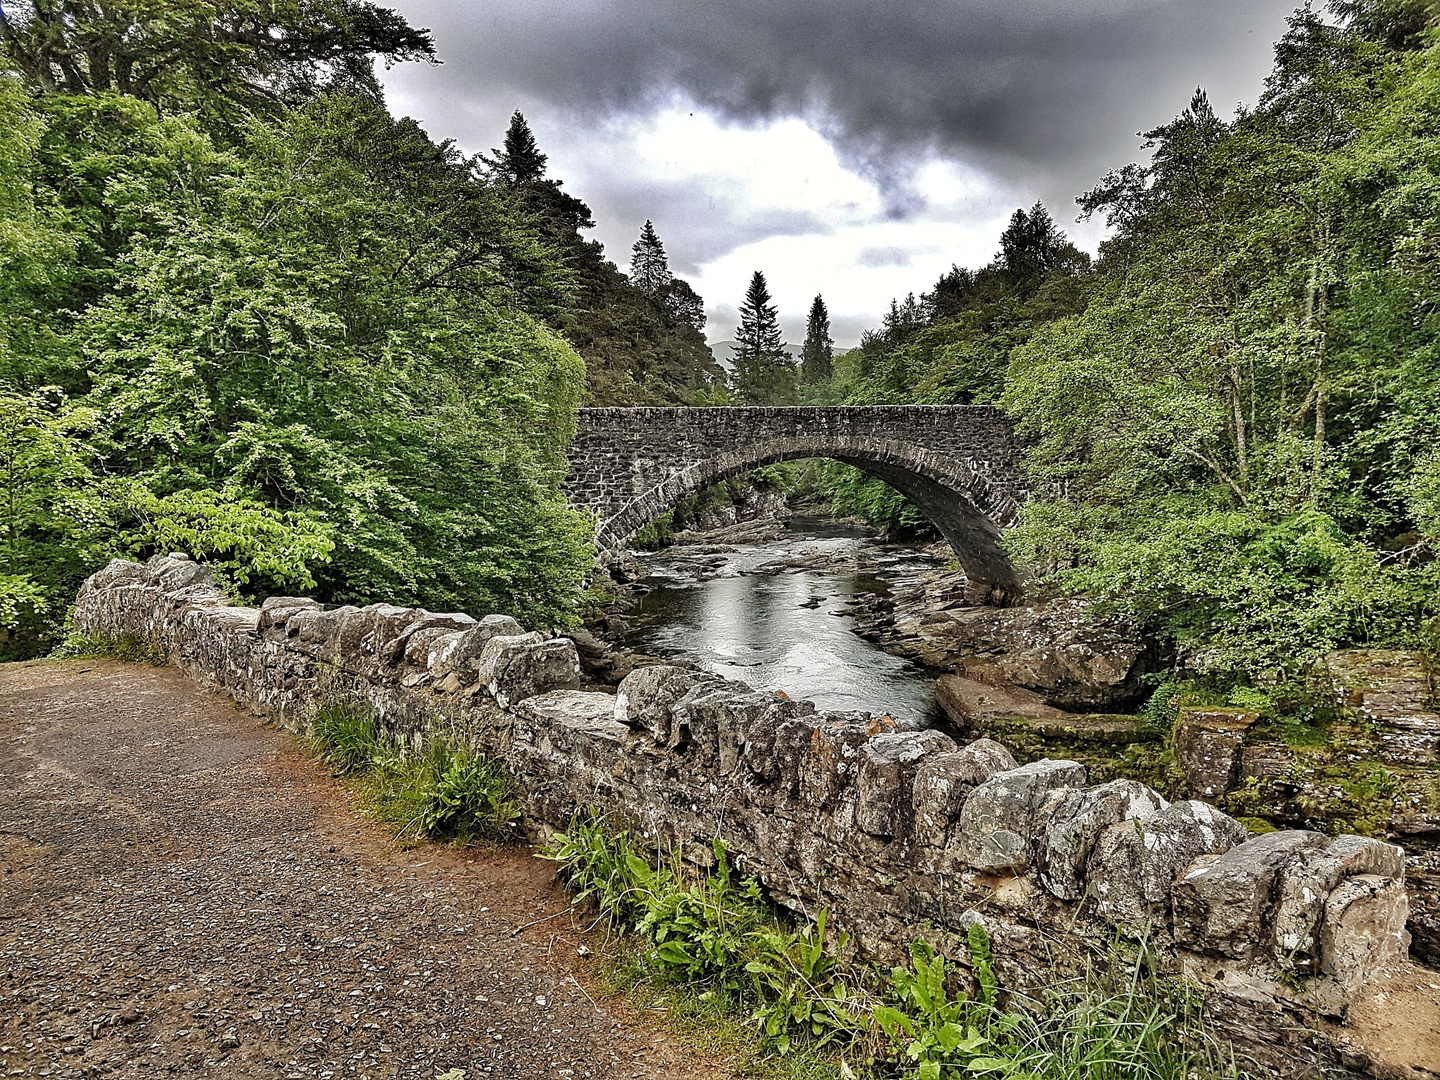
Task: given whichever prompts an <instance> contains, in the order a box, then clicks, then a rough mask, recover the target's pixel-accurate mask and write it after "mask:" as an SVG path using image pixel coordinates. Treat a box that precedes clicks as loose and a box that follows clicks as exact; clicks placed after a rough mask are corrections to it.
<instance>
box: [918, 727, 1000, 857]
mask: <svg viewBox="0 0 1440 1080" xmlns="http://www.w3.org/2000/svg"><path fill="white" fill-rule="evenodd" d="M1017 768H1019V766H1018V765H1017V764H1016V763H1015V758H1014V757H1013V756H1011V754H1010V751H1009V750H1007V749H1005V747H1003V746H1001V745H1000V744H999V743H997V742H995V741H994V740H992V739H976V740H975V741H974V742H972V743H967V744H966V745H965V746H963V747H961V748H960V749H959V750H956V751H955V752H954V753H947V754H932V755H930V756H928V757H926V758H925V759H924V760H923V761H922V762H920V766H919V768H917V769H916V770H915V779H914V781H913V783H912V785H911V791H910V806H911V810H912V812H913V813H914V817H915V839H916V840H918V841H919V842H920V843H922V844H925V845H927V846H929V847H933V848H943V847H944V846H945V844H946V842H947V840H948V839H949V836H950V827H951V825H952V823H954V822H955V820H956V819H957V818H959V816H960V811H961V809H962V808H963V807H964V806H965V799H966V798H967V797H968V796H969V794H970V792H972V791H974V790H975V789H976V788H977V787H979V786H980V785H981V784H983V783H985V781H986V780H989V779H990V778H991V777H992V776H994V775H996V774H997V773H1002V772H1008V771H1009V770H1011V769H1017Z"/></svg>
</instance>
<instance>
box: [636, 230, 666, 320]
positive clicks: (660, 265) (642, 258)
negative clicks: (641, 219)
mask: <svg viewBox="0 0 1440 1080" xmlns="http://www.w3.org/2000/svg"><path fill="white" fill-rule="evenodd" d="M630 250H631V254H630V284H632V285H634V286H635V287H636V288H637V289H639V290H640V291H641V292H643V293H644V294H645V295H646V296H648V297H650V299H652V300H656V301H658V300H659V299H660V298H661V296H662V295H664V293H665V291H666V289H667V288H668V286H669V285H670V282H671V280H672V275H671V273H670V264H669V262H668V261H667V260H666V258H665V245H664V244H662V243H661V242H660V237H659V236H657V235H656V234H655V226H654V225H653V224H652V223H651V222H650V221H648V220H647V221H646V222H645V227H644V228H643V229H641V230H640V239H639V240H636V241H635V246H634V247H633V248H631V249H630Z"/></svg>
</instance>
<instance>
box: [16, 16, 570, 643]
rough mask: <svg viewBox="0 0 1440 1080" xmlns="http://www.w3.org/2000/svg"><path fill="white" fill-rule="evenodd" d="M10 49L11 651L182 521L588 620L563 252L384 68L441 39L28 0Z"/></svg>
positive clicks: (247, 589)
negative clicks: (386, 84) (406, 104)
mask: <svg viewBox="0 0 1440 1080" xmlns="http://www.w3.org/2000/svg"><path fill="white" fill-rule="evenodd" d="M72 9H74V10H72ZM267 20H268V21H267ZM206 27H208V29H205V28H206ZM282 32H283V33H284V34H285V35H287V37H286V40H287V42H289V44H288V45H287V47H286V48H285V49H284V50H280V51H279V53H277V52H276V50H275V48H274V47H273V44H274V43H273V40H272V39H273V37H274V35H276V34H280V33H282ZM192 38H193V40H192ZM177 42H178V43H180V44H176V43H177ZM3 43H4V46H5V52H4V54H3V65H0V113H3V115H4V116H5V117H6V122H5V124H4V125H3V126H0V212H3V213H0V634H3V635H4V641H5V642H6V643H5V644H4V645H0V649H3V651H4V652H7V653H9V654H12V655H13V654H15V653H24V652H33V651H34V650H35V649H37V648H41V647H43V646H44V644H45V641H46V640H47V638H52V637H53V634H54V633H55V628H56V627H57V625H58V623H59V621H60V619H61V618H62V617H63V615H64V612H65V609H66V606H67V604H68V602H69V599H70V598H71V597H73V594H74V590H75V588H76V586H77V585H78V584H79V581H80V579H81V578H82V577H83V576H84V575H85V574H86V573H89V572H91V571H93V570H94V569H96V568H98V567H99V566H100V565H103V563H104V561H105V560H106V559H107V558H108V557H110V556H113V555H126V556H131V557H146V556H148V555H150V554H152V553H155V552H157V551H168V550H172V549H181V550H185V551H188V552H190V553H191V554H193V555H195V556H196V557H199V558H203V559H206V560H208V561H210V562H212V563H214V564H215V565H216V566H217V567H219V568H220V570H221V571H222V576H223V579H224V580H225V582H226V583H227V585H228V586H230V587H232V588H234V589H235V590H237V591H239V592H242V593H250V594H264V593H266V592H275V591H290V590H299V589H304V590H308V591H313V592H314V594H315V595H317V596H319V597H320V598H322V599H324V600H328V601H335V602H344V601H357V602H361V603H368V602H371V601H374V600H378V599H385V600H390V601H395V602H400V603H407V602H408V603H416V604H423V605H425V606H428V607H431V608H438V609H456V608H459V609H468V610H473V611H487V610H500V611H513V612H516V613H523V614H524V615H525V616H526V617H527V618H528V619H530V620H531V621H540V622H546V621H549V622H563V621H565V620H567V619H569V618H571V617H573V616H572V614H571V613H572V612H573V610H574V604H575V599H576V593H577V585H578V582H579V581H580V580H581V579H582V577H583V576H584V575H585V573H586V572H587V571H588V569H589V567H590V565H591V555H590V551H589V537H588V535H587V528H586V525H585V523H584V522H583V520H581V519H580V518H579V517H578V516H577V515H575V514H573V513H572V512H570V511H569V510H568V509H567V508H566V506H565V503H564V500H563V498H562V496H561V493H560V489H559V484H560V480H561V478H562V476H563V473H564V468H565V463H564V458H563V450H564V448H565V446H566V444H567V443H568V441H569V438H570V436H571V434H572V433H573V425H574V410H575V408H576V406H577V405H578V403H579V401H580V399H581V397H582V396H583V393H584V377H585V371H584V366H583V363H582V361H581V360H580V358H579V357H578V356H577V355H576V353H575V351H574V349H573V348H572V347H571V346H570V345H569V344H568V343H567V342H566V341H565V339H564V338H563V337H562V336H561V333H560V332H559V331H560V329H561V328H562V327H563V325H564V324H565V323H566V321H567V320H570V319H573V318H574V305H575V300H576V284H575V275H574V272H573V269H572V268H571V267H570V266H569V265H567V263H566V260H565V252H564V251H563V250H562V247H561V245H559V244H558V243H557V242H556V240H555V238H554V237H553V236H552V235H551V233H552V232H553V224H552V223H550V222H548V221H545V220H543V219H540V218H538V217H537V215H536V213H535V209H534V206H533V205H532V199H531V198H530V196H529V194H528V193H527V192H526V191H524V190H518V189H517V187H516V185H515V184H512V183H510V182H509V179H508V178H507V177H506V176H504V175H499V174H498V171H492V169H490V168H489V167H487V164H486V163H485V162H483V161H480V160H469V159H466V158H465V157H464V156H462V155H461V154H460V153H458V152H457V151H456V150H455V148H454V147H453V146H451V145H450V144H448V143H442V144H438V145H437V144H436V143H434V142H432V141H431V140H430V139H429V138H428V137H427V136H426V135H425V133H424V132H423V131H421V129H420V128H419V126H418V125H416V124H415V123H414V122H412V121H409V120H396V119H394V118H393V117H391V116H390V114H389V113H388V111H387V110H386V109H385V107H384V105H383V103H381V101H380V100H379V98H378V95H377V94H376V93H374V92H372V91H373V90H374V86H373V77H371V78H370V79H369V80H368V82H367V80H366V78H365V77H364V76H366V75H368V74H369V73H370V67H369V65H370V63H371V54H372V53H373V52H377V51H378V52H380V53H382V54H385V55H386V56H388V57H390V58H394V59H403V58H405V57H409V56H428V55H429V53H430V46H429V44H428V37H426V36H425V35H424V34H423V33H421V32H418V31H412V30H410V29H409V28H408V26H406V24H405V23H404V20H403V19H400V17H399V16H396V15H394V14H393V13H391V12H388V11H385V10H383V9H380V8H376V7H374V6H373V5H370V4H367V3H360V2H357V0H326V2H318V0H317V2H315V3H308V2H307V3H303V4H288V5H287V4H279V5H275V4H264V5H260V4H252V3H249V2H248V0H233V2H227V3H221V2H215V3H205V4H194V5H184V6H183V7H182V6H174V5H157V4H149V5H146V4H143V3H137V4H128V5H127V4H122V5H105V6H104V7H103V8H96V7H95V6H94V5H73V4H63V3H56V4H41V5H37V6H36V7H35V8H34V10H33V11H32V12H30V14H29V17H28V19H20V17H19V16H13V17H12V19H11V21H9V22H7V23H5V25H4V33H3ZM181 45H183V46H184V47H183V48H182V47H181ZM122 54H123V55H122ZM166 57H168V58H169V59H168V60H166V59H164V58H166ZM47 65H48V66H47ZM167 65H168V66H167ZM6 66H8V68H9V70H10V73H9V74H7V73H6V72H5V70H4V67H6ZM347 73H348V74H347ZM342 76H343V77H342ZM127 91H128V92H127ZM536 153H537V154H538V151H536ZM539 160H540V165H541V167H542V169H543V155H541V156H540V159H539ZM557 190H558V189H557Z"/></svg>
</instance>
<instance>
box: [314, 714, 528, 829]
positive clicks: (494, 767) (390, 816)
mask: <svg viewBox="0 0 1440 1080" xmlns="http://www.w3.org/2000/svg"><path fill="white" fill-rule="evenodd" d="M310 743H311V746H312V747H313V748H314V749H315V751H316V752H317V753H318V754H319V755H320V756H321V757H322V758H323V759H324V760H325V761H326V762H328V763H329V764H330V765H331V767H332V768H333V769H334V770H335V773H336V775H337V776H344V775H350V774H359V775H360V779H361V781H362V789H361V790H362V793H363V795H364V797H365V800H366V802H368V803H369V804H370V807H371V809H372V810H373V811H374V812H375V813H376V814H377V815H378V816H379V817H380V818H382V819H383V820H385V821H390V822H393V823H395V824H398V825H399V826H400V834H399V835H401V836H403V835H405V834H406V833H409V832H411V831H412V830H413V831H414V833H415V835H417V836H429V837H439V836H448V837H453V838H455V839H456V840H471V839H488V840H498V839H502V838H504V837H507V836H509V835H510V830H511V827H512V825H513V823H514V822H515V820H516V819H517V818H518V817H519V816H520V802H519V799H518V797H517V794H516V791H515V784H514V781H513V780H512V779H511V777H510V775H509V773H508V772H507V771H506V770H505V766H504V764H503V763H502V762H500V761H499V760H498V759H495V758H490V757H486V756H485V755H483V754H475V753H472V752H471V751H469V750H467V749H464V748H461V747H456V746H454V745H452V744H451V743H449V742H447V741H446V740H444V739H441V738H432V739H431V740H430V744H429V746H428V748H427V750H426V752H425V753H424V754H421V755H405V754H402V753H399V752H398V751H397V750H396V749H395V748H394V747H393V746H391V745H389V744H387V743H386V742H385V741H384V740H383V739H382V738H381V737H380V734H379V732H378V731H377V729H376V727H375V721H374V719H373V718H371V717H370V716H368V715H367V714H365V713H363V712H360V711H359V710H356V709H354V708H351V707H349V706H347V705H343V704H328V705H325V706H322V707H321V708H320V709H319V710H318V711H317V712H316V714H315V719H314V721H313V722H312V724H311V738H310Z"/></svg>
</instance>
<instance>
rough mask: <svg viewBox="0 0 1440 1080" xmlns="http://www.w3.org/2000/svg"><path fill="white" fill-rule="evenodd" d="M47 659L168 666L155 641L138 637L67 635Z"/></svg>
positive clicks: (136, 635) (167, 657) (163, 651)
mask: <svg viewBox="0 0 1440 1080" xmlns="http://www.w3.org/2000/svg"><path fill="white" fill-rule="evenodd" d="M50 656H51V658H52V659H55V660H77V659H86V658H90V657H95V658H99V659H105V660H124V661H125V662H127V663H131V664H151V665H153V666H154V667H164V666H165V665H166V664H168V663H169V662H170V657H169V655H168V654H167V653H166V652H165V649H164V648H163V647H162V646H161V645H160V644H159V643H158V642H156V641H151V640H149V639H147V638H142V637H140V636H139V635H138V634H82V633H78V632H76V631H73V630H72V631H71V632H70V633H69V634H67V635H65V638H64V640H63V641H61V642H60V644H59V645H57V646H55V648H54V650H52V651H51V653H50Z"/></svg>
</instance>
